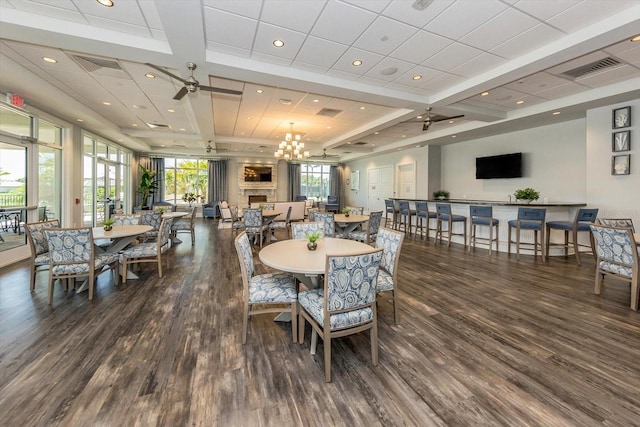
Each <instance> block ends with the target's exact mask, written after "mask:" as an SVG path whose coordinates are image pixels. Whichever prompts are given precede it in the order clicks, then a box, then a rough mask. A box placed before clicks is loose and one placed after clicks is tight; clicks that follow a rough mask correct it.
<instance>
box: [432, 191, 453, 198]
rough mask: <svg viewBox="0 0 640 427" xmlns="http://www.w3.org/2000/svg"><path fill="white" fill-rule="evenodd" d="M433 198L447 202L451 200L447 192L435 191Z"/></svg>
mask: <svg viewBox="0 0 640 427" xmlns="http://www.w3.org/2000/svg"><path fill="white" fill-rule="evenodd" d="M433 198H434V199H438V200H447V199H448V198H449V192H448V191H445V190H438V191H434V192H433Z"/></svg>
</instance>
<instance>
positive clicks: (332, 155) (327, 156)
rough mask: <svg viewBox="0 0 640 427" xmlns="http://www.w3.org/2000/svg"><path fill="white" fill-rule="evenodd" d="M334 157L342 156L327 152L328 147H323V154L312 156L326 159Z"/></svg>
mask: <svg viewBox="0 0 640 427" xmlns="http://www.w3.org/2000/svg"><path fill="white" fill-rule="evenodd" d="M333 157H340V156H339V155H338V154H327V149H326V148H323V149H322V154H318V155H317V156H311V157H310V158H312V159H322V160H326V159H328V158H333Z"/></svg>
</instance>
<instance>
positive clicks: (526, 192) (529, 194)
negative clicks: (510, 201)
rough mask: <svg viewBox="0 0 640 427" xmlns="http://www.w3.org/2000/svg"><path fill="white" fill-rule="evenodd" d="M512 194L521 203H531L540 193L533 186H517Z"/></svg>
mask: <svg viewBox="0 0 640 427" xmlns="http://www.w3.org/2000/svg"><path fill="white" fill-rule="evenodd" d="M513 195H514V196H515V197H516V200H517V201H519V202H521V203H531V202H533V201H535V200H538V199H539V198H540V193H538V192H537V191H536V190H534V189H533V188H519V189H517V190H516V192H515V193H513Z"/></svg>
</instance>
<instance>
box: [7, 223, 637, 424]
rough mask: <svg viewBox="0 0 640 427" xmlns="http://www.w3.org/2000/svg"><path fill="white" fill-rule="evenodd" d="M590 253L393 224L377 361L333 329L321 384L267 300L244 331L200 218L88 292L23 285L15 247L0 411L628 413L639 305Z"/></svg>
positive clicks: (134, 420)
mask: <svg viewBox="0 0 640 427" xmlns="http://www.w3.org/2000/svg"><path fill="white" fill-rule="evenodd" d="M187 240H188V239H187ZM256 262H258V261H257V253H256ZM258 264H259V263H258ZM594 268H595V262H594V260H593V259H592V258H590V257H588V256H584V257H583V265H582V266H581V267H579V266H577V265H576V262H575V259H573V258H568V259H564V258H557V259H555V258H554V259H552V260H550V262H548V263H541V262H540V260H534V259H533V257H531V256H522V257H521V259H520V260H519V261H518V260H516V258H515V256H511V257H508V256H507V255H506V254H503V253H500V254H498V255H496V254H493V255H492V256H489V255H488V252H487V251H486V250H483V249H477V250H476V251H474V252H471V253H468V252H465V251H463V250H462V248H461V247H460V246H459V245H453V246H452V247H451V248H447V247H446V245H444V244H443V245H440V244H434V242H433V241H431V242H428V243H427V242H423V241H420V240H413V239H405V243H404V246H403V249H402V255H401V260H400V269H399V284H400V293H399V300H400V304H401V306H400V307H401V308H400V322H399V324H398V325H393V311H392V307H391V304H390V303H389V301H388V300H387V299H382V300H381V301H380V302H379V342H380V363H379V365H378V366H377V367H374V366H372V365H371V353H370V346H369V335H368V334H367V333H364V334H359V335H355V336H351V337H345V338H341V339H336V340H334V341H333V349H332V356H333V359H332V366H333V369H332V380H333V382H332V383H329V384H326V383H325V382H324V373H323V372H324V370H323V363H324V362H323V352H322V349H321V348H319V349H318V353H317V355H315V356H311V355H310V354H309V344H310V336H311V334H310V333H309V332H307V333H306V341H305V342H304V343H303V344H302V345H300V344H294V343H293V342H292V341H291V330H290V325H289V324H288V323H278V322H274V321H273V317H274V316H273V315H269V314H266V315H261V316H257V317H254V318H252V320H251V322H250V330H249V337H248V341H247V344H246V345H242V344H241V338H240V329H241V321H242V295H241V281H240V269H239V265H238V260H237V256H236V253H235V250H234V248H233V242H232V237H231V230H228V229H223V230H218V227H217V223H216V222H215V221H214V220H202V219H200V220H198V223H197V225H196V243H195V245H194V246H191V245H190V244H189V242H188V241H186V242H185V243H182V244H179V245H176V246H175V247H174V249H172V250H170V251H169V253H168V257H167V263H166V264H165V275H164V277H162V278H158V276H157V271H156V269H155V268H154V267H153V266H152V265H145V266H143V267H142V269H141V271H140V275H141V279H140V280H132V281H128V282H127V284H126V285H122V284H120V285H119V286H115V285H114V283H113V281H112V280H111V278H110V275H109V274H103V275H101V276H100V277H99V280H98V285H97V290H96V294H95V296H94V300H93V301H92V302H90V301H88V299H87V295H86V293H83V294H79V295H76V294H75V293H73V292H64V291H63V290H62V288H61V287H60V286H57V287H56V289H55V293H54V303H53V305H52V306H48V305H47V295H46V294H47V273H42V274H39V276H38V284H37V287H36V292H34V293H30V292H29V284H28V280H29V269H28V262H23V263H20V264H18V265H14V266H10V267H5V268H3V269H0V425H7V426H56V425H61V426H96V425H100V426H154V425H160V426H261V425H265V426H266V425H278V426H334V425H335V426H367V427H372V426H400V425H409V426H470V425H484V426H494V425H495V426H499V425H504V426H524V425H526V426H602V425H607V426H638V425H640V404H639V402H640V314H639V313H636V312H633V311H631V310H630V309H629V308H628V307H629V286H628V285H626V284H624V283H622V282H617V281H615V280H613V279H610V278H607V279H605V288H604V291H603V293H602V295H600V296H597V295H594V294H593V282H594ZM258 270H259V271H264V269H263V266H261V265H258ZM319 345H320V346H321V345H323V343H322V341H320V342H319Z"/></svg>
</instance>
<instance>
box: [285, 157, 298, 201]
mask: <svg viewBox="0 0 640 427" xmlns="http://www.w3.org/2000/svg"><path fill="white" fill-rule="evenodd" d="M300 169H301V168H300V165H299V164H298V163H289V164H288V165H287V172H288V175H289V188H288V196H289V199H288V200H295V199H296V197H297V196H299V195H300Z"/></svg>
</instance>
